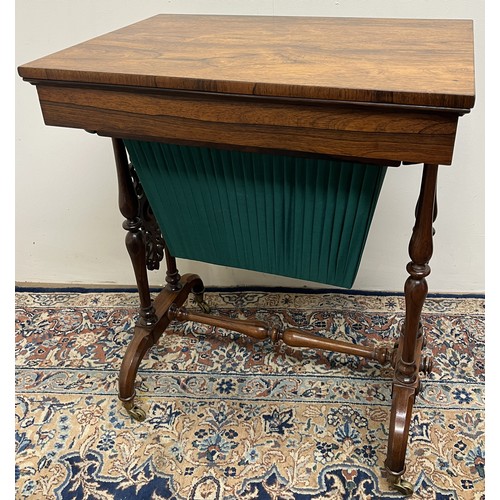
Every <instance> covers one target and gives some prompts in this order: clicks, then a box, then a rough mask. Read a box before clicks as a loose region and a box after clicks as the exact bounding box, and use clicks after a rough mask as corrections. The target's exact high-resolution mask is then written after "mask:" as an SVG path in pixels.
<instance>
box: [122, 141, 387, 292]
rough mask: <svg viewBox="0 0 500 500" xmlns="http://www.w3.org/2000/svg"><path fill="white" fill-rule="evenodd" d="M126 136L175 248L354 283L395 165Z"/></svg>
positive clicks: (195, 256)
mask: <svg viewBox="0 0 500 500" xmlns="http://www.w3.org/2000/svg"><path fill="white" fill-rule="evenodd" d="M124 142H125V147H126V149H127V151H128V153H129V156H130V159H131V161H132V163H133V165H134V167H135V169H136V171H137V175H138V177H139V179H140V181H141V184H142V186H143V188H144V191H145V193H146V196H147V198H148V200H149V202H150V204H151V208H152V210H153V213H154V214H155V216H156V218H157V221H158V224H159V226H160V229H161V231H162V233H163V237H164V238H165V241H166V243H167V246H168V248H169V250H170V253H171V254H172V255H174V256H176V257H181V258H185V259H191V260H197V261H201V262H209V263H213V264H220V265H225V266H229V267H236V268H242V269H251V270H255V271H261V272H265V273H271V274H277V275H281V276H289V277H293V278H300V279H305V280H308V281H315V282H318V283H325V284H331V285H336V286H340V287H344V288H351V287H352V284H353V283H354V280H355V278H356V274H357V271H358V268H359V264H360V262H361V257H362V254H363V249H364V246H365V243H366V238H367V236H368V231H369V228H370V224H371V220H372V218H373V213H374V211H375V207H376V204H377V200H378V197H379V194H380V189H381V187H382V183H383V180H384V177H385V173H386V170H387V167H384V166H379V165H367V164H362V163H355V162H347V161H335V160H323V159H310V158H298V157H291V156H285V155H278V154H262V153H248V152H242V151H229V150H222V149H215V148H206V147H194V146H179V145H174V144H166V143H159V142H146V141H136V140H125V141H124Z"/></svg>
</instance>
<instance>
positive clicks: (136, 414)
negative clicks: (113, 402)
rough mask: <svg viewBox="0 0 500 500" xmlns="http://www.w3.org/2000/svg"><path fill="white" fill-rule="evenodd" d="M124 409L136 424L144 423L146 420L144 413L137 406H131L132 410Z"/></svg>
mask: <svg viewBox="0 0 500 500" xmlns="http://www.w3.org/2000/svg"><path fill="white" fill-rule="evenodd" d="M125 409H126V410H127V413H128V414H129V415H130V416H131V417H132V418H133V419H134V420H135V421H136V422H144V420H146V412H145V411H144V410H143V409H142V408H140V407H139V406H137V405H133V406H132V408H125Z"/></svg>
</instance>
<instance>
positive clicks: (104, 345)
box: [15, 291, 485, 500]
mask: <svg viewBox="0 0 500 500" xmlns="http://www.w3.org/2000/svg"><path fill="white" fill-rule="evenodd" d="M207 301H208V302H209V303H210V305H211V307H212V309H213V311H214V312H215V313H217V314H221V315H227V316H230V317H240V318H244V317H246V318H257V319H261V320H265V321H268V322H275V323H276V322H277V323H280V324H282V325H286V326H292V327H298V328H302V329H304V330H308V331H311V332H315V333H317V334H318V335H323V336H328V337H332V338H338V339H341V340H349V341H353V342H356V343H364V342H379V343H389V344H391V343H393V342H394V340H395V339H396V338H397V331H398V327H399V325H400V323H401V321H402V318H403V311H404V299H403V297H402V296H399V295H384V294H380V295H374V294H355V293H349V292H339V293H333V292H329V293H323V292H318V293H305V292H295V293H290V292H276V291H269V292H261V291H216V292H210V293H207ZM188 306H189V307H194V304H193V303H192V302H190V303H189V304H188ZM137 308H138V298H137V295H136V294H134V293H126V292H113V293H94V292H92V293H91V292H85V293H77V292H50V293H45V292H18V293H17V294H16V436H15V437H16V471H15V473H16V498H19V499H21V498H34V499H54V498H56V499H65V500H66V499H113V500H115V499H120V500H122V499H152V500H155V499H179V500H188V499H206V500H212V499H213V500H219V499H275V500H278V499H280V500H281V499H283V500H291V499H301V500H302V499H304V500H305V499H320V498H321V499H358V498H359V499H390V498H401V495H399V494H398V493H397V492H395V491H393V490H391V489H390V488H389V487H388V484H387V482H386V481H385V479H384V478H383V462H384V460H385V453H386V446H387V435H388V429H387V426H388V421H389V412H390V404H391V399H390V397H391V387H390V386H391V378H392V373H391V368H390V367H388V366H380V365H379V364H377V363H376V362H370V361H366V360H360V359H358V358H354V357H351V356H347V355H341V354H337V353H329V352H321V351H313V350H309V349H302V350H300V349H292V348H289V347H287V346H285V345H282V344H281V345H276V346H275V345H273V344H272V343H271V342H267V341H265V342H257V341H254V340H253V339H250V338H247V337H245V336H243V335H239V334H237V333H232V332H228V331H224V330H220V329H217V328H213V327H208V326H204V325H201V324H196V323H186V324H179V323H175V324H174V323H173V324H172V325H171V328H169V329H168V330H167V331H166V332H165V333H164V335H163V336H162V338H161V339H160V341H159V343H158V344H157V345H156V346H154V347H153V348H152V349H151V351H150V352H149V354H148V355H147V356H146V358H145V359H144V361H143V362H142V364H141V367H140V370H139V375H138V378H137V393H138V403H139V405H140V406H142V408H143V409H144V410H146V411H147V418H146V420H145V421H144V422H142V423H137V422H134V421H133V420H132V419H131V418H130V417H129V416H128V415H127V413H126V412H125V411H124V410H123V408H122V407H121V404H120V402H119V401H118V398H117V380H118V370H119V368H120V361H121V358H122V356H123V354H124V352H125V349H126V346H127V345H128V342H129V341H130V339H131V337H132V332H133V324H134V321H135V319H136V318H137ZM423 326H424V329H425V331H426V332H427V338H428V344H427V347H426V348H425V351H426V352H425V354H432V356H433V358H434V370H433V373H432V374H431V375H430V376H427V377H426V378H425V379H424V381H423V391H422V392H421V394H420V395H419V396H418V398H417V401H416V406H415V409H414V412H413V418H412V426H411V434H410V441H409V452H408V455H407V472H406V474H405V479H407V480H408V481H410V482H413V483H414V484H415V494H414V496H413V498H421V499H440V500H441V499H443V500H444V499H482V498H484V475H485V455H484V299H483V298H471V297H430V298H428V300H427V301H426V304H425V307H424V312H423Z"/></svg>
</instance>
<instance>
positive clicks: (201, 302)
mask: <svg viewBox="0 0 500 500" xmlns="http://www.w3.org/2000/svg"><path fill="white" fill-rule="evenodd" d="M193 296H194V301H195V302H196V305H197V306H198V307H199V308H200V309H201V312H202V313H205V314H210V311H211V309H210V306H209V305H208V304H207V303H206V302H205V299H204V298H203V292H199V293H196V292H193Z"/></svg>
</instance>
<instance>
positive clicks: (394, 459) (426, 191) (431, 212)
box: [385, 165, 438, 495]
mask: <svg viewBox="0 0 500 500" xmlns="http://www.w3.org/2000/svg"><path fill="white" fill-rule="evenodd" d="M437 172H438V165H424V170H423V174H422V184H421V188H420V195H419V198H418V203H417V209H416V220H415V226H414V228H413V233H412V237H411V240H410V245H409V254H410V258H411V262H410V263H409V264H408V265H407V267H406V269H407V271H408V273H409V275H410V276H409V277H408V279H407V280H406V283H405V301H406V315H405V321H404V323H403V325H402V328H401V337H400V340H399V346H398V351H397V354H396V359H395V363H394V366H395V372H394V380H393V385H392V395H393V396H392V397H393V399H392V408H391V418H390V424H389V443H388V449H387V459H386V461H385V468H386V471H387V473H388V479H389V480H390V481H391V483H392V484H393V486H394V487H395V488H396V489H398V490H399V491H401V492H402V493H403V494H405V495H411V494H412V493H413V487H412V485H411V484H410V483H408V482H406V481H403V480H402V475H403V474H404V472H405V456H406V448H407V444H408V434H409V429H410V421H411V414H412V409H413V404H414V401H415V396H416V395H417V393H418V390H419V387H420V375H419V372H420V371H421V370H422V368H421V350H422V344H423V341H424V336H423V332H422V325H421V322H420V317H421V312H422V307H423V304H424V301H425V298H426V296H427V291H428V287H427V281H426V277H427V276H428V275H429V274H430V271H431V269H430V267H429V261H430V259H431V257H432V251H433V245H432V237H433V232H434V231H433V227H432V223H433V222H434V220H435V218H436V215H437V210H436V207H437V205H436V181H437Z"/></svg>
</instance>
